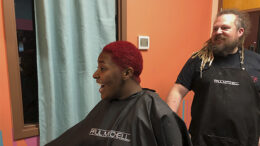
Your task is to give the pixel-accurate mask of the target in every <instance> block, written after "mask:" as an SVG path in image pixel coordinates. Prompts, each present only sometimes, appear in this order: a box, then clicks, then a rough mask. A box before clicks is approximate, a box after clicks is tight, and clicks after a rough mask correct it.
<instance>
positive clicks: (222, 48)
mask: <svg viewBox="0 0 260 146" xmlns="http://www.w3.org/2000/svg"><path fill="white" fill-rule="evenodd" d="M217 39H221V40H222V41H225V42H222V44H219V45H216V44H212V49H213V53H214V55H216V56H227V55H229V54H232V53H233V52H234V50H235V48H236V47H237V46H238V44H239V40H238V39H236V40H233V41H227V38H226V37H223V36H221V35H220V36H217V37H216V38H215V40H217Z"/></svg>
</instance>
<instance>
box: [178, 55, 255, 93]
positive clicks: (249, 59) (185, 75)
mask: <svg viewBox="0 0 260 146" xmlns="http://www.w3.org/2000/svg"><path fill="white" fill-rule="evenodd" d="M244 58H245V60H244V66H245V68H246V71H247V72H248V74H249V76H251V78H252V80H253V82H254V83H255V85H256V88H257V90H258V92H260V55H259V54H256V53H254V52H252V51H249V50H245V57H244ZM200 64H201V59H199V58H198V57H196V58H194V59H192V58H190V59H189V60H188V61H187V62H186V64H185V65H184V67H183V68H182V70H181V72H180V74H179V76H178V78H177V81H176V83H179V84H182V85H183V86H184V87H186V88H187V89H189V90H192V89H193V81H194V79H195V78H197V77H198V76H199V75H200ZM212 66H216V67H221V68H241V66H240V55H239V53H238V52H237V53H235V54H231V55H228V56H226V57H220V56H216V57H215V58H214V61H213V63H212ZM207 69H209V66H208V64H207V65H206V66H205V68H204V69H203V71H205V70H207ZM202 75H203V72H202Z"/></svg>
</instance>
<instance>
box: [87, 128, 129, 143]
mask: <svg viewBox="0 0 260 146" xmlns="http://www.w3.org/2000/svg"><path fill="white" fill-rule="evenodd" d="M89 135H93V136H98V137H106V138H113V139H118V140H122V141H125V142H130V141H131V140H130V135H131V134H129V133H125V132H121V131H115V130H104V129H98V128H92V129H91V130H90V132H89Z"/></svg>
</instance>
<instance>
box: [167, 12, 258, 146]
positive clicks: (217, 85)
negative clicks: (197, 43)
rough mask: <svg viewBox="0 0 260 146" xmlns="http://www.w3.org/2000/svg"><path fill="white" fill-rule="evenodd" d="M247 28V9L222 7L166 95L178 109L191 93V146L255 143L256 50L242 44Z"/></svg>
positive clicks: (256, 101) (256, 137)
mask: <svg viewBox="0 0 260 146" xmlns="http://www.w3.org/2000/svg"><path fill="white" fill-rule="evenodd" d="M248 31H249V21H248V16H247V15H246V14H245V13H242V12H239V11H237V10H223V11H221V12H220V13H219V14H218V15H217V18H216V20H215V22H214V25H213V31H212V37H211V38H210V39H209V40H208V41H207V42H206V43H205V46H204V47H203V48H202V49H201V50H199V51H198V52H196V53H194V54H193V55H192V57H191V58H190V59H189V60H188V61H187V62H186V64H185V66H184V67H183V69H182V71H181V72H180V74H179V76H178V78H177V81H176V83H175V84H174V86H173V87H172V89H171V91H170V93H169V95H168V97H167V103H168V105H169V106H170V107H171V109H172V110H173V111H175V112H177V110H178V107H179V104H180V102H181V100H182V98H183V97H184V96H185V95H186V94H187V93H188V92H189V91H190V90H192V91H193V92H194V93H195V95H194V99H193V103H192V107H191V116H192V120H191V124H190V129H189V131H190V134H191V139H192V143H193V145H194V146H257V145H259V133H260V130H259V129H260V128H259V127H260V126H259V124H260V121H259V111H260V110H259V100H260V97H259V93H260V81H259V79H260V55H259V54H256V53H254V52H251V51H249V50H246V49H244V41H245V37H246V35H247V34H248ZM259 146H260V145H259Z"/></svg>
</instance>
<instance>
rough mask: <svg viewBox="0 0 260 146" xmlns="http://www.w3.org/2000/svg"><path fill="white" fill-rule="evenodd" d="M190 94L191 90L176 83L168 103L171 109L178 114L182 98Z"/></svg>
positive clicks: (167, 100)
mask: <svg viewBox="0 0 260 146" xmlns="http://www.w3.org/2000/svg"><path fill="white" fill-rule="evenodd" d="M188 92H189V90H188V89H187V88H186V87H184V86H183V85H181V84H178V83H175V84H174V86H173V87H172V89H171V91H170V93H169V95H168V97H167V99H166V102H167V104H168V105H169V107H170V108H171V109H172V110H173V111H174V112H177V111H178V108H179V105H180V102H181V100H182V98H183V97H184V96H185V95H186V94H187V93H188Z"/></svg>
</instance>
